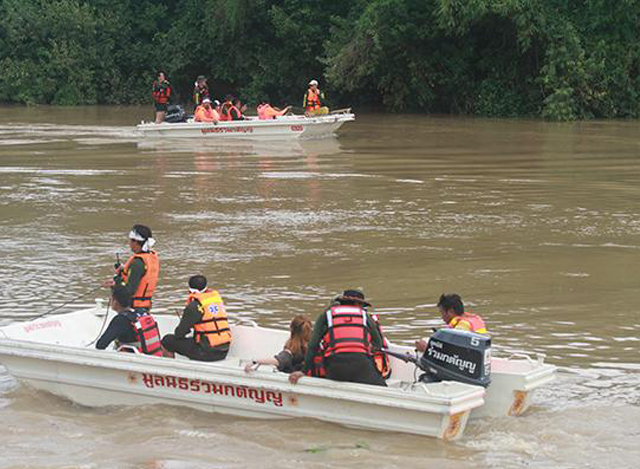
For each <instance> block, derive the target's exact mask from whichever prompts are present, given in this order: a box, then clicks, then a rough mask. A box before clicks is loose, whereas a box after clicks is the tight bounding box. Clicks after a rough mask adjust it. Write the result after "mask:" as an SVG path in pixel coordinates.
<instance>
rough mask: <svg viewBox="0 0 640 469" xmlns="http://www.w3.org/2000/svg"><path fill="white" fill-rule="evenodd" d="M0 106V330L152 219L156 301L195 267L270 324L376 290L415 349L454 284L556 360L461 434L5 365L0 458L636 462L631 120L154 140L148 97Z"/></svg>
mask: <svg viewBox="0 0 640 469" xmlns="http://www.w3.org/2000/svg"><path fill="white" fill-rule="evenodd" d="M0 111H1V112H0V262H1V263H2V268H1V269H0V285H1V287H0V292H1V294H0V323H8V322H10V321H21V320H27V319H29V318H30V317H33V316H35V315H37V314H41V313H43V312H45V311H48V310H50V309H52V308H54V307H56V306H58V305H61V304H63V303H65V302H68V301H70V300H73V299H76V301H75V302H74V303H72V304H71V305H69V307H68V308H65V309H63V310H64V311H69V310H71V309H73V308H81V307H83V306H86V305H89V304H90V303H91V302H92V301H93V297H94V296H95V295H88V293H89V292H90V291H91V290H92V289H94V288H95V287H96V286H97V285H98V284H99V283H100V282H101V281H102V280H104V279H106V278H107V277H108V276H109V274H110V273H111V270H112V266H113V263H114V261H115V256H116V253H119V255H120V257H121V258H125V257H126V256H127V254H128V248H127V233H128V231H129V229H130V228H131V226H132V225H133V224H134V223H142V224H147V225H149V226H150V227H151V228H152V229H153V232H154V236H155V238H156V239H157V245H156V249H157V251H158V252H159V254H160V256H161V259H162V272H161V279H160V285H159V288H158V291H157V292H156V299H155V301H154V307H155V308H156V309H157V310H158V312H163V313H164V314H173V312H174V311H175V310H176V309H178V308H181V307H182V306H183V303H184V297H185V294H186V281H187V279H188V277H189V276H191V275H193V274H196V273H203V274H205V275H206V276H207V277H208V278H209V279H210V283H211V284H213V285H215V286H216V287H217V288H218V289H219V290H220V291H221V293H222V295H223V297H224V298H225V300H226V302H227V305H228V308H229V310H230V313H231V315H232V316H233V315H237V316H240V317H245V318H251V319H253V320H255V321H257V322H258V323H259V324H261V325H265V326H278V327H284V326H286V325H287V324H288V322H289V320H290V318H291V317H292V316H293V315H295V314H298V313H306V314H308V315H309V316H313V317H314V318H315V317H316V316H317V315H318V314H319V313H320V312H321V311H322V309H323V307H324V306H325V305H326V304H327V303H328V301H329V300H330V299H331V298H332V297H333V296H334V295H336V294H337V293H339V292H340V291H341V290H343V289H345V288H361V289H363V290H364V292H365V294H366V295H367V297H368V299H369V300H370V301H371V302H372V303H373V304H374V306H375V309H376V312H377V313H378V314H379V315H380V316H381V321H382V324H383V327H384V328H385V331H386V332H387V334H388V335H389V336H390V338H391V340H393V341H395V342H399V343H407V344H409V343H411V342H412V341H413V340H414V339H415V338H417V337H422V336H424V335H427V334H428V332H429V330H430V328H431V327H432V326H433V325H437V324H438V323H439V321H438V317H437V315H436V314H435V313H434V311H435V303H436V302H437V298H438V296H439V295H440V294H441V293H443V292H457V293H460V294H461V295H462V297H463V299H464V300H465V303H466V304H467V305H468V306H469V307H470V309H472V310H474V311H475V312H477V313H479V314H481V315H482V316H483V317H484V318H485V320H486V322H487V324H488V327H489V329H490V330H491V332H492V333H493V340H494V346H495V348H496V350H497V353H502V354H508V353H510V352H517V351H525V352H529V353H535V352H538V353H545V354H546V355H547V361H549V362H551V363H554V364H556V365H558V366H559V368H560V371H559V373H558V379H557V380H556V382H555V383H554V384H553V385H552V386H549V387H547V388H545V389H544V390H542V392H540V393H538V394H537V395H536V398H535V402H534V405H533V407H532V408H531V409H530V410H529V411H528V412H527V414H526V415H525V416H522V417H520V418H501V419H488V420H482V421H474V422H472V423H470V424H469V425H468V427H467V430H466V432H465V436H464V437H463V439H462V440H460V441H458V442H454V443H445V442H442V441H438V440H434V439H429V438H423V437H417V436H412V435H402V434H397V433H377V432H368V431H361V430H354V429H349V428H345V427H342V426H339V425H334V424H329V423H323V422H317V421H312V420H284V421H273V422H272V421H265V420H251V419H244V418H234V417H228V416H220V415H216V414H205V413H200V412H196V411H192V410H186V409H181V408H173V407H163V406H149V407H142V408H135V409H132V408H118V407H116V408H99V409H93V408H85V407H80V406H77V405H74V404H73V403H71V402H68V401H66V400H64V399H60V398H57V397H54V396H52V395H49V394H46V393H42V392H36V391H33V390H31V389H29V388H27V387H25V386H22V385H20V384H19V383H17V382H16V381H15V380H13V378H11V377H10V376H9V375H8V374H7V373H6V370H5V369H4V368H2V367H1V366H0V468H23V467H28V468H72V467H73V468H75V467H81V468H109V469H112V468H139V467H144V468H167V469H173V468H180V469H181V468H192V467H199V468H244V467H260V468H262V467H265V468H279V467H300V468H329V467H348V468H365V467H370V468H378V467H384V468H396V467H397V468H400V467H402V468H418V467H435V468H438V469H448V468H451V469H462V468H535V469H542V468H551V467H554V468H560V469H570V468H571V469H573V468H598V469H606V468H612V469H626V468H637V467H638V464H639V463H638V461H640V359H639V354H638V345H639V344H640V288H639V286H638V281H639V272H640V267H639V266H640V243H639V240H640V204H639V201H640V137H639V135H640V132H639V131H640V124H639V123H638V122H635V121H607V122H585V123H570V124H557V123H546V122H540V121H527V120H489V119H466V118H449V117H441V118H435V117H425V116H413V115H382V114H376V115H373V114H371V115H358V117H357V121H356V122H354V123H349V124H346V125H345V126H344V127H343V128H342V129H341V131H340V133H339V135H338V136H337V137H336V138H329V139H324V140H315V141H303V142H251V141H245V142H241V141H237V142H220V143H215V142H200V141H184V142H180V141H158V142H149V141H144V140H142V139H140V138H139V137H138V136H137V134H136V132H135V131H134V127H133V126H134V124H136V123H138V122H139V121H140V119H142V118H146V119H149V118H150V117H151V116H150V114H151V113H150V112H149V109H147V108H138V107H130V108H105V107H87V108H68V109H67V108H48V107H36V108H30V109H25V108H19V107H5V108H1V109H0ZM102 296H105V295H104V293H103V294H102Z"/></svg>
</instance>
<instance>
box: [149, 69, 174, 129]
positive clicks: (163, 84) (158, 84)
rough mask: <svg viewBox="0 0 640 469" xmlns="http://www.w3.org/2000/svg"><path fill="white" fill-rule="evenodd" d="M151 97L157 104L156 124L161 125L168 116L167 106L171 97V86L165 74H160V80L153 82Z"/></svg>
mask: <svg viewBox="0 0 640 469" xmlns="http://www.w3.org/2000/svg"><path fill="white" fill-rule="evenodd" d="M151 96H152V97H153V101H154V102H155V109H156V124H160V123H162V122H163V121H164V117H165V116H166V115H167V105H168V104H169V97H170V96H171V85H170V84H169V81H168V80H167V77H166V75H165V74H164V72H158V78H157V79H156V81H154V82H153V91H152V93H151Z"/></svg>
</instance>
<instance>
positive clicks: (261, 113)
mask: <svg viewBox="0 0 640 469" xmlns="http://www.w3.org/2000/svg"><path fill="white" fill-rule="evenodd" d="M289 109H291V106H287V107H285V108H284V109H279V108H277V107H273V106H271V104H269V103H268V102H266V101H260V104H258V107H257V108H256V111H257V113H258V118H259V119H260V120H267V119H275V118H276V117H281V116H284V115H285V114H286V113H287V112H289Z"/></svg>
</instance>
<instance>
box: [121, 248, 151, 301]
mask: <svg viewBox="0 0 640 469" xmlns="http://www.w3.org/2000/svg"><path fill="white" fill-rule="evenodd" d="M146 272H147V268H146V267H145V265H144V261H143V260H142V259H141V258H139V257H136V258H135V259H133V261H131V264H129V274H128V275H127V281H126V282H124V281H123V280H122V272H121V273H119V274H118V277H117V279H116V282H117V283H119V284H120V285H124V287H125V288H126V289H127V291H128V292H129V294H131V297H133V296H134V293H135V292H136V290H137V289H138V285H140V280H142V277H144V274H145V273H146Z"/></svg>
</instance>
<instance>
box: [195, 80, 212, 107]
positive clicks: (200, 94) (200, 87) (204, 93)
mask: <svg viewBox="0 0 640 469" xmlns="http://www.w3.org/2000/svg"><path fill="white" fill-rule="evenodd" d="M205 99H209V100H210V99H211V98H210V97H209V85H208V84H207V77H205V76H204V75H200V76H198V79H197V80H196V82H195V83H194V85H193V101H194V103H195V106H196V108H197V107H198V106H200V105H201V104H202V103H203V102H204V100H205ZM209 102H211V101H209Z"/></svg>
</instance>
